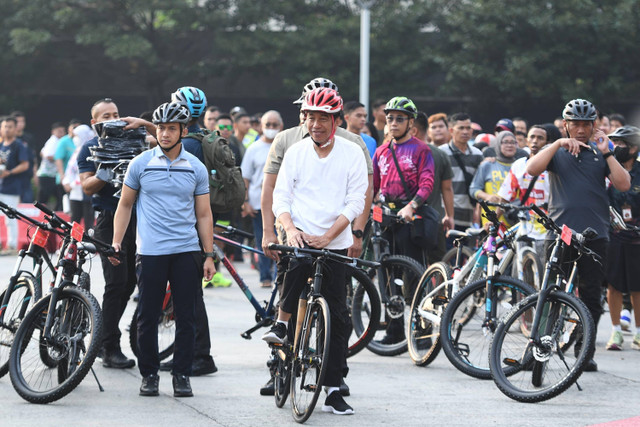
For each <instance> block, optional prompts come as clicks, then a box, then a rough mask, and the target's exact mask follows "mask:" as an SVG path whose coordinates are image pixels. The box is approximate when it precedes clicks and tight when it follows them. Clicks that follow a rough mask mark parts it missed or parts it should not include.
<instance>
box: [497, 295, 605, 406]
mask: <svg viewBox="0 0 640 427" xmlns="http://www.w3.org/2000/svg"><path fill="white" fill-rule="evenodd" d="M537 302H538V294H534V295H531V296H529V297H527V298H526V299H524V300H523V301H522V302H521V303H520V304H518V305H517V306H516V307H514V309H513V310H512V311H511V312H510V313H508V314H507V315H506V316H505V317H504V318H503V319H502V320H501V321H500V323H499V325H498V327H497V329H496V332H495V334H494V337H493V342H492V344H491V349H490V354H489V364H490V368H491V375H492V376H493V380H494V381H495V383H496V385H497V386H498V388H499V389H500V391H502V392H503V393H504V394H505V395H507V396H509V397H510V398H512V399H514V400H517V401H519V402H526V403H533V402H542V401H544V400H547V399H551V398H552V397H555V396H557V395H559V394H560V393H562V392H563V391H565V390H566V389H568V388H569V387H570V386H571V385H572V384H573V383H575V382H576V381H577V379H578V378H579V377H580V375H581V374H582V371H583V369H584V366H585V365H586V363H587V362H588V361H589V360H591V358H592V357H593V352H594V351H595V326H594V322H593V319H592V318H591V314H590V313H589V311H588V310H587V308H586V306H585V305H584V303H583V302H582V301H580V300H579V299H578V298H576V297H575V296H573V295H570V294H567V293H565V292H561V291H555V292H552V293H551V294H549V296H548V298H547V299H546V300H545V301H544V304H543V307H542V310H543V312H542V318H541V321H540V326H539V327H538V331H539V332H538V333H539V336H540V339H539V340H538V342H530V339H529V336H528V335H525V334H523V333H522V332H521V330H520V328H519V327H517V323H518V322H520V321H521V318H522V317H523V316H525V317H527V318H531V319H533V316H534V314H535V310H536V309H537V307H536V306H537ZM576 330H580V331H582V345H580V346H574V347H573V351H569V350H568V348H567V347H568V346H567V345H566V344H567V341H568V340H570V339H572V338H571V336H572V335H573V334H574V332H575V331H576Z"/></svg>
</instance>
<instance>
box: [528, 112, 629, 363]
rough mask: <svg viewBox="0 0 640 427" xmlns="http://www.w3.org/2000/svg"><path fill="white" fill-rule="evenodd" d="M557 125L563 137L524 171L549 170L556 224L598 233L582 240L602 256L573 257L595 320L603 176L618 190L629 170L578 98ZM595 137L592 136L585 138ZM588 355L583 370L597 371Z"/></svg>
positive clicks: (600, 279) (603, 224)
mask: <svg viewBox="0 0 640 427" xmlns="http://www.w3.org/2000/svg"><path fill="white" fill-rule="evenodd" d="M562 117H563V121H562V122H563V127H564V129H565V130H566V132H567V136H568V138H560V139H558V140H557V141H556V142H554V143H553V144H549V145H547V146H546V148H545V149H544V150H540V152H539V153H538V154H536V155H535V156H534V157H532V158H531V159H529V161H528V162H527V173H528V174H530V175H533V176H538V175H540V174H541V173H542V172H543V171H545V170H547V171H549V216H550V217H551V218H552V219H553V220H554V221H555V222H557V223H558V225H560V226H562V225H565V224H566V225H567V226H568V227H571V228H572V229H573V230H575V231H577V232H582V231H584V229H585V228H587V227H591V228H593V229H594V230H595V231H596V232H597V233H598V237H597V238H596V239H593V240H589V241H587V243H586V246H587V247H588V248H589V249H591V250H592V251H594V252H596V253H597V254H598V255H600V256H601V257H602V264H600V263H597V262H595V261H594V260H593V259H591V257H588V256H583V257H581V258H580V259H579V260H578V274H579V277H580V282H579V283H578V289H579V294H580V299H581V300H582V301H583V302H584V304H585V305H586V306H587V308H588V309H589V312H590V313H591V316H592V317H593V321H594V323H595V325H596V328H597V326H598V321H599V320H600V315H601V314H602V305H601V302H600V295H601V292H602V286H603V285H604V283H605V277H604V269H603V267H602V265H606V261H607V258H606V255H607V243H608V241H609V199H608V197H607V190H606V187H605V178H609V180H610V181H611V183H612V184H613V186H614V187H615V188H616V189H617V190H619V191H627V190H629V188H630V187H631V179H630V177H629V173H628V172H627V171H626V170H625V169H624V168H623V167H622V165H620V163H618V161H617V160H616V159H615V157H613V152H612V151H610V150H609V142H610V141H609V138H608V137H607V136H606V135H605V134H604V132H602V130H600V129H599V128H595V127H594V121H595V120H596V118H597V117H598V116H597V111H596V108H595V107H594V105H593V104H592V103H591V102H589V101H587V100H584V99H574V100H572V101H569V102H568V103H567V105H566V106H565V108H564V111H563V112H562ZM591 141H595V142H591ZM565 252H566V253H565V254H563V259H564V260H565V261H568V260H571V259H573V258H575V252H574V251H565ZM597 370H598V365H597V364H596V362H595V361H594V360H591V361H589V363H588V364H587V366H586V367H585V371H597Z"/></svg>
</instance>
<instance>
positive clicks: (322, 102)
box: [300, 87, 342, 114]
mask: <svg viewBox="0 0 640 427" xmlns="http://www.w3.org/2000/svg"><path fill="white" fill-rule="evenodd" d="M300 111H304V112H306V111H321V112H323V113H327V114H337V113H339V112H340V111H342V97H341V96H340V95H338V92H336V91H335V90H333V89H330V88H326V87H319V88H316V89H314V90H312V91H311V92H309V93H308V94H307V95H306V96H305V97H304V101H302V108H300Z"/></svg>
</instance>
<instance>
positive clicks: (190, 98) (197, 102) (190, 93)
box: [171, 86, 207, 119]
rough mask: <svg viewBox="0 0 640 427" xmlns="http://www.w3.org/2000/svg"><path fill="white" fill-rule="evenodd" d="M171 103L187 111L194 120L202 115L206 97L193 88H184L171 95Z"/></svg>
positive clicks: (205, 106) (205, 105)
mask: <svg viewBox="0 0 640 427" xmlns="http://www.w3.org/2000/svg"><path fill="white" fill-rule="evenodd" d="M171 102H179V103H180V104H182V105H184V106H185V107H187V108H188V109H189V113H191V117H193V118H194V119H195V118H196V117H200V116H201V115H202V114H204V110H205V108H207V97H206V96H205V94H204V92H203V91H201V90H200V89H198V88H197V87H193V86H184V87H181V88H180V89H178V90H176V91H175V92H173V93H172V94H171Z"/></svg>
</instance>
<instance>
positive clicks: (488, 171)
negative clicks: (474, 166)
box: [469, 131, 518, 225]
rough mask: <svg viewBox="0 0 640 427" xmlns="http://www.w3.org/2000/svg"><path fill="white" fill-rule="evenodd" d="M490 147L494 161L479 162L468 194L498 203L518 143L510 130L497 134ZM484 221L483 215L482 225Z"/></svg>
mask: <svg viewBox="0 0 640 427" xmlns="http://www.w3.org/2000/svg"><path fill="white" fill-rule="evenodd" d="M492 148H493V150H494V151H495V153H496V156H495V161H494V162H491V161H485V162H483V163H481V164H480V166H479V167H478V170H477V171H476V174H475V176H474V177H473V181H472V182H471V186H470V187H469V195H470V196H471V197H473V198H474V199H476V200H487V201H489V202H495V203H499V202H500V201H501V199H500V197H499V196H498V190H500V186H501V185H502V182H503V181H504V179H505V178H506V176H507V174H508V173H509V170H510V169H511V164H512V163H513V162H514V160H515V155H516V150H517V148H518V143H517V142H516V137H515V135H514V134H513V133H512V132H509V131H503V132H500V133H499V134H498V136H497V138H496V140H495V141H492ZM501 220H503V218H501ZM486 223H487V219H486V218H484V217H483V218H482V225H485V224H486Z"/></svg>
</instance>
